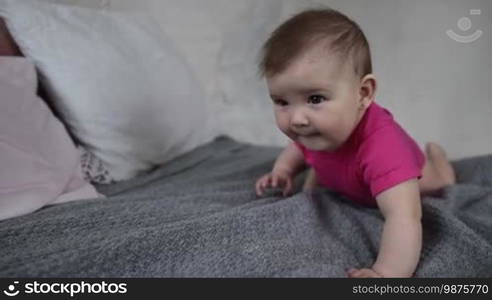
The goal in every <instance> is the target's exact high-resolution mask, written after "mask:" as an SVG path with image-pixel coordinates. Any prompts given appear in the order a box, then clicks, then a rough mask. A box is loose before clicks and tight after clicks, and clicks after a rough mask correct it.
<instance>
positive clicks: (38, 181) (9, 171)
mask: <svg viewBox="0 0 492 300" xmlns="http://www.w3.org/2000/svg"><path fill="white" fill-rule="evenodd" d="M36 88H37V78H36V72H35V69H34V65H33V64H32V63H31V62H30V61H29V60H27V59H26V58H24V57H14V56H0V220H3V219H7V218H11V217H15V216H19V215H23V214H27V213H31V212H33V211H35V210H37V209H39V208H41V207H42V206H44V205H47V204H55V203H62V202H67V201H73V200H78V199H88V198H96V197H100V196H101V195H100V194H98V193H97V192H96V190H95V189H94V187H93V186H92V185H90V184H89V183H87V182H86V181H84V180H83V177H82V172H81V167H80V154H79V152H78V151H77V149H76V148H75V145H74V143H73V142H72V140H71V138H70V137H69V135H68V133H67V131H66V130H65V128H64V126H63V125H62V124H61V122H60V121H59V120H58V119H57V118H56V117H55V116H54V115H53V113H52V112H51V110H50V109H49V108H48V106H47V105H46V104H45V103H44V102H43V100H42V99H40V98H39V97H38V96H37V95H36Z"/></svg>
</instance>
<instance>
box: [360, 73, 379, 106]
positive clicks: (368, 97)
mask: <svg viewBox="0 0 492 300" xmlns="http://www.w3.org/2000/svg"><path fill="white" fill-rule="evenodd" d="M376 89H377V80H376V76H374V74H372V73H371V74H367V75H365V76H364V77H363V78H362V79H361V83H360V90H359V95H360V101H361V104H362V105H363V106H364V109H365V108H367V107H369V104H371V102H372V101H373V100H374V97H375V95H376Z"/></svg>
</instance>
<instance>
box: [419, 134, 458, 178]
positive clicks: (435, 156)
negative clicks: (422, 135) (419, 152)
mask: <svg viewBox="0 0 492 300" xmlns="http://www.w3.org/2000/svg"><path fill="white" fill-rule="evenodd" d="M425 152H426V153H427V158H428V159H429V162H430V163H432V165H433V166H434V169H435V171H436V174H437V175H438V176H439V177H440V180H441V181H442V185H443V186H447V185H452V184H455V183H456V175H455V173H454V170H453V166H452V165H451V164H450V163H449V160H448V158H447V156H446V151H444V149H443V148H442V147H441V146H439V145H438V144H436V143H432V142H429V143H427V144H426V146H425Z"/></svg>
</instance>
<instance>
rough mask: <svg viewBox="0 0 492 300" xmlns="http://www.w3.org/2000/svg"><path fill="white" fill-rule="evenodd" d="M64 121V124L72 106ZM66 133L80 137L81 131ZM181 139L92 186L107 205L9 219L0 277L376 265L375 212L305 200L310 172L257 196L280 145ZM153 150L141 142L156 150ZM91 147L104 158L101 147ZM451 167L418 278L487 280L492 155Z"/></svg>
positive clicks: (427, 217)
mask: <svg viewBox="0 0 492 300" xmlns="http://www.w3.org/2000/svg"><path fill="white" fill-rule="evenodd" d="M30 1H32V0H30ZM6 2H9V1H6ZM10 2H11V3H14V2H15V1H10ZM17 2H18V1H17ZM24 3H26V2H24ZM16 5H17V4H16ZM19 5H21V6H22V4H19ZM39 11H42V9H40V10H39ZM14 13H15V11H14ZM33 13H34V12H33ZM14 23H15V22H14ZM10 25H11V27H10V28H11V29H17V31H16V33H15V34H17V35H18V34H19V33H20V32H21V31H20V29H19V28H20V27H19V26H20V25H19V26H17V25H15V24H10ZM16 26H17V27H16ZM3 29H4V34H5V29H6V28H5V27H3ZM5 37H6V36H5V35H4V36H3V41H6V40H7V41H8V42H9V43H10V45H11V46H9V47H6V48H2V54H4V55H5V54H7V55H19V54H20V51H19V49H18V48H17V45H15V43H14V45H13V46H12V43H13V40H12V39H10V37H9V36H7V38H6V39H5ZM72 38H73V37H72ZM18 41H19V40H18ZM53 42H56V41H53ZM4 45H6V44H4ZM30 45H31V44H28V43H27V42H26V41H23V40H21V45H20V48H21V50H22V52H24V54H26V56H29V55H33V56H32V57H31V58H32V59H33V61H34V62H35V64H37V65H36V67H37V68H39V70H40V71H41V76H42V78H41V79H44V81H43V80H42V81H41V84H44V87H45V88H46V90H47V91H48V92H47V94H48V95H45V96H43V98H44V99H45V100H48V99H47V98H48V97H50V95H51V96H53V95H55V96H57V97H55V98H56V99H57V100H58V101H62V100H63V99H64V98H63V96H64V94H63V93H54V94H53V91H59V89H60V86H56V85H53V84H54V83H56V80H57V79H56V78H55V79H53V78H50V76H52V74H51V73H50V71H51V69H50V68H48V67H47V65H46V61H44V60H43V59H45V56H36V53H34V54H33V53H31V52H30V51H32V50H33V48H32V47H29V46H30ZM183 74H184V73H183ZM183 76H184V75H183ZM46 79H49V80H46ZM64 80H66V78H64ZM61 99H62V100H61ZM58 103H59V102H58ZM54 106H56V103H55V105H54ZM133 112H134V111H133ZM58 113H60V115H58ZM57 117H59V118H60V119H63V118H64V117H63V110H62V111H61V112H60V111H57ZM64 121H67V120H64ZM197 122H198V123H200V122H201V121H200V120H198V121H197ZM65 125H66V126H67V128H68V130H69V131H70V130H73V132H70V133H71V134H74V133H75V135H77V130H76V129H77V128H78V127H77V126H78V124H74V123H70V122H66V123H65ZM86 129H87V128H86ZM87 130H90V128H89V129H87ZM147 130H148V128H147ZM84 133H85V132H84ZM137 134H140V133H139V132H137ZM182 135H183V136H184V137H185V138H186V139H187V140H194V141H195V142H194V143H192V144H189V145H187V146H183V145H182V144H181V147H178V148H179V151H176V149H177V147H176V146H175V147H171V148H170V151H171V152H172V151H173V150H174V151H175V152H174V153H172V155H171V154H169V153H167V154H166V155H167V156H166V157H167V158H168V159H167V160H166V162H165V163H161V164H157V163H155V162H153V161H152V162H150V163H149V166H151V168H150V169H149V170H148V171H146V172H140V169H139V168H140V167H141V165H140V164H137V167H136V168H134V169H131V170H129V169H128V165H125V167H127V168H126V169H125V168H120V169H114V170H117V171H119V172H115V173H113V174H116V175H117V176H120V177H121V178H118V180H117V181H116V182H113V183H110V184H102V183H96V182H93V186H94V187H95V188H96V189H97V192H98V193H100V194H102V195H104V196H105V198H93V199H81V200H80V201H70V202H67V203H53V202H52V203H43V204H42V205H40V207H39V208H37V209H35V210H34V211H33V212H30V213H25V214H23V215H20V216H16V217H12V218H7V219H5V220H2V221H0V242H1V245H2V247H1V248H0V276H1V277H346V276H347V274H346V270H347V269H349V268H351V267H366V266H370V265H371V263H372V262H373V261H374V259H375V258H376V255H377V252H378V245H379V238H380V234H381V229H382V225H383V218H382V215H381V214H380V212H379V211H378V210H377V209H374V208H367V207H361V206H357V205H354V204H353V203H351V202H350V201H348V200H347V199H345V198H344V197H342V196H340V195H338V194H336V193H335V192H332V191H330V190H328V189H323V188H317V189H315V190H313V191H312V192H304V191H302V190H301V185H302V180H303V176H300V177H299V178H297V181H296V192H295V193H294V194H293V195H292V196H290V197H282V195H281V192H280V191H278V190H270V191H269V192H268V194H267V195H266V196H264V197H261V198H259V197H257V196H256V195H255V191H254V183H255V181H256V179H257V178H258V177H259V176H260V175H262V174H264V173H265V172H267V171H269V170H270V169H271V167H272V165H273V162H274V160H275V158H276V157H277V155H278V153H279V152H280V150H281V148H280V147H275V146H259V145H254V144H251V143H245V142H240V141H238V140H235V139H233V138H231V137H227V136H219V137H215V138H214V139H212V140H208V141H206V142H203V141H201V142H198V139H196V138H193V137H191V136H190V134H189V132H185V133H182ZM79 137H81V138H82V140H83V138H84V136H83V134H82V135H79ZM175 138H176V137H175ZM176 139H177V138H176ZM75 141H76V142H77V139H75ZM146 142H147V140H145V141H140V142H135V144H134V146H135V147H137V148H139V149H140V148H147V144H143V143H146ZM138 143H142V144H138ZM172 144H173V145H176V144H178V145H179V141H175V142H173V143H172ZM84 145H88V146H89V147H88V148H89V149H90V150H92V151H94V152H95V153H101V154H102V156H104V154H105V152H104V151H102V150H104V149H99V148H97V146H99V145H95V146H94V145H92V146H94V147H90V146H91V145H90V144H84ZM99 150H101V151H102V152H101V151H100V152H98V151H99ZM114 151H116V150H114V149H113V152H111V153H114ZM131 154H135V153H133V152H131V153H130V152H128V153H126V155H127V156H123V157H126V158H128V157H132V156H131ZM138 154H140V152H139V153H138ZM147 154H148V155H153V153H147ZM170 157H171V158H170ZM133 158H134V157H133ZM159 159H162V157H159ZM135 161H137V159H136V158H135ZM144 161H145V162H148V160H144ZM125 163H126V162H125ZM452 163H453V167H454V169H455V171H456V173H457V180H458V183H457V184H456V185H453V186H450V187H448V188H446V189H445V190H444V192H443V194H442V195H441V196H439V197H437V196H436V197H425V198H424V199H423V200H422V201H423V221H422V222H423V250H422V256H421V259H420V263H419V265H418V267H417V270H416V272H415V276H416V277H490V276H491V275H492V218H491V215H492V155H484V156H476V157H469V158H466V159H461V160H455V161H453V162H452ZM147 167H148V166H147ZM137 171H138V172H137ZM2 172H12V170H5V169H2ZM130 175H131V176H130Z"/></svg>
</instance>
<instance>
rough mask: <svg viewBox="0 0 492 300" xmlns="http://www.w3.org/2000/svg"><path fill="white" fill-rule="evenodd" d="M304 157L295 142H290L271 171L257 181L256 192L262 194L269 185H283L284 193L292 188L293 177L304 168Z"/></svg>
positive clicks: (274, 186) (287, 192)
mask: <svg viewBox="0 0 492 300" xmlns="http://www.w3.org/2000/svg"><path fill="white" fill-rule="evenodd" d="M304 167H305V163H304V157H303V155H302V152H301V150H299V148H297V146H296V145H294V143H290V144H289V145H288V146H287V147H285V149H284V150H283V151H282V152H281V153H280V155H279V157H278V158H277V160H276V161H275V164H274V165H273V169H272V171H271V172H270V173H267V174H265V175H263V176H262V177H261V178H260V179H258V181H256V194H257V195H259V196H261V195H263V191H264V189H265V188H267V187H273V188H276V187H283V190H284V195H288V194H289V193H290V192H291V190H292V180H293V178H294V177H295V176H296V175H297V174H298V173H299V172H300V171H302V170H303V169H304Z"/></svg>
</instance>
